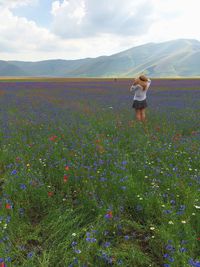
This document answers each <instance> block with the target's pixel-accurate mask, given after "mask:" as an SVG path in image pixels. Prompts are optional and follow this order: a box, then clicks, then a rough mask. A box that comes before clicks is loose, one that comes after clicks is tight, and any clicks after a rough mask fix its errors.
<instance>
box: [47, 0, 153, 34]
mask: <svg viewBox="0 0 200 267" xmlns="http://www.w3.org/2000/svg"><path fill="white" fill-rule="evenodd" d="M152 11H153V6H152V5H151V0H148V1H147V0H138V1H127V2H126V4H124V5H123V4H122V1H121V0H115V1H111V0H110V1H107V0H101V1H94V0H73V1H67V0H62V1H58V0H57V1H54V2H53V3H52V10H51V13H52V15H53V23H52V31H53V32H54V33H55V34H57V35H59V36H61V37H62V38H79V37H88V36H97V35H99V34H106V33H110V34H118V35H130V36H131V35H141V34H143V33H144V32H145V31H146V30H148V28H149V26H150V24H151V23H152V21H153V17H152V16H151V15H152Z"/></svg>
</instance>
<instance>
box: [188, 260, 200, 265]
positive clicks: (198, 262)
mask: <svg viewBox="0 0 200 267" xmlns="http://www.w3.org/2000/svg"><path fill="white" fill-rule="evenodd" d="M188 263H189V264H190V265H191V266H193V267H200V261H196V262H195V261H194V260H193V259H190V260H189V261H188Z"/></svg>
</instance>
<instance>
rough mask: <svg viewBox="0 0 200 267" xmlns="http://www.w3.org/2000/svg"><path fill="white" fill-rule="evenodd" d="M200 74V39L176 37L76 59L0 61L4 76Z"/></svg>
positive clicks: (159, 75)
mask: <svg viewBox="0 0 200 267" xmlns="http://www.w3.org/2000/svg"><path fill="white" fill-rule="evenodd" d="M141 73H145V74H147V75H148V76H150V77H158V78H164V77H199V76H200V42H199V41H198V40H195V39H176V40H171V41H167V42H162V43H153V42H150V43H147V44H143V45H139V46H136V47H132V48H129V49H126V50H124V51H121V52H118V53H115V54H112V55H110V56H99V57H96V58H84V59H76V60H65V59H48V60H42V61H36V62H33V61H30V62H29V61H17V60H9V61H5V60H0V76H2V77H5V76H18V77H20V76H29V77H36V76H37V77H74V78H75V77H77V78H78V77H80V78H81V77H97V78H98V77H105V78H109V77H127V78H128V77H134V76H136V75H138V74H141Z"/></svg>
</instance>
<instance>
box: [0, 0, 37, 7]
mask: <svg viewBox="0 0 200 267" xmlns="http://www.w3.org/2000/svg"><path fill="white" fill-rule="evenodd" d="M36 3H38V0H0V7H6V8H16V7H20V6H26V5H30V4H36Z"/></svg>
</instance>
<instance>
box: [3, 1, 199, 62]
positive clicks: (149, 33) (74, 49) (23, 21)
mask: <svg viewBox="0 0 200 267" xmlns="http://www.w3.org/2000/svg"><path fill="white" fill-rule="evenodd" d="M199 7H200V1H199V0H0V60H21V61H40V60H47V59H80V58H87V57H98V56H103V55H112V54H115V53H118V52H121V51H124V50H126V49H129V48H132V47H135V46H138V45H143V44H146V43H150V42H154V43H160V42H165V41H169V40H174V39H180V38H183V39H196V40H199V41H200V31H199V25H200V16H199Z"/></svg>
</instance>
